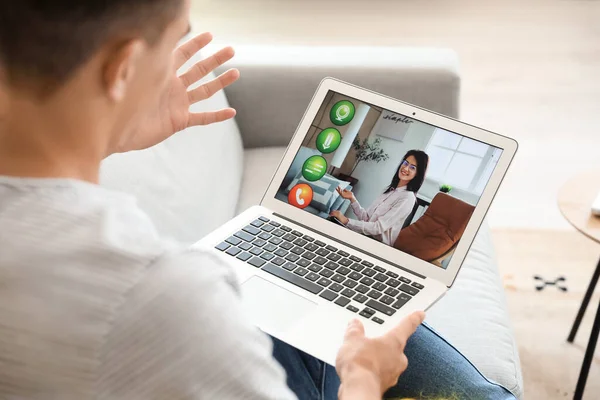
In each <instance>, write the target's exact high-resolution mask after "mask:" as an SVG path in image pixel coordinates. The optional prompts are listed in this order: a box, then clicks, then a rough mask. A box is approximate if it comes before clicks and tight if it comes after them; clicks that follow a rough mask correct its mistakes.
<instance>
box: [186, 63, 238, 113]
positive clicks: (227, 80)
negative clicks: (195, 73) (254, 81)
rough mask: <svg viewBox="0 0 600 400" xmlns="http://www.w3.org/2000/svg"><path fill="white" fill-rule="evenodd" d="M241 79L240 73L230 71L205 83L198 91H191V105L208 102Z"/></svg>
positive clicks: (233, 70)
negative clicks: (220, 91) (207, 100)
mask: <svg viewBox="0 0 600 400" xmlns="http://www.w3.org/2000/svg"><path fill="white" fill-rule="evenodd" d="M239 77H240V71H238V70H237V69H230V70H229V71H227V72H224V73H223V74H221V75H219V76H218V77H217V78H215V79H213V80H212V81H210V82H207V83H205V84H204V85H202V86H200V87H198V88H197V89H194V90H190V91H189V92H188V98H189V101H190V104H194V103H197V102H199V101H202V100H206V99H208V98H209V97H212V96H213V95H214V94H215V93H217V92H218V91H219V90H223V89H224V88H226V87H227V86H229V85H231V84H232V83H233V82H235V81H237V80H238V78H239Z"/></svg>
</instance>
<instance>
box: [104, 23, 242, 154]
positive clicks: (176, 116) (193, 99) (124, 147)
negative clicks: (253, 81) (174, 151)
mask: <svg viewBox="0 0 600 400" xmlns="http://www.w3.org/2000/svg"><path fill="white" fill-rule="evenodd" d="M211 41H212V35H211V34H210V33H202V34H200V35H198V36H196V37H195V38H193V39H191V40H190V41H189V42H187V43H185V44H183V45H181V46H180V47H179V48H177V49H176V50H175V54H174V57H175V72H174V73H173V77H172V78H171V80H170V82H169V83H168V84H167V87H166V89H165V91H164V93H163V94H162V96H161V98H160V99H159V101H158V109H155V110H148V111H149V112H148V116H147V117H146V119H145V120H143V121H142V123H141V124H140V125H139V126H137V127H135V128H134V129H135V131H134V132H132V133H130V134H128V135H124V139H125V140H124V142H122V143H119V144H118V145H117V148H115V149H112V152H119V153H123V152H126V151H131V150H141V149H145V148H148V147H152V146H154V145H156V144H158V143H160V142H162V141H163V140H165V139H168V138H169V137H171V136H172V135H173V134H175V133H177V132H179V131H182V130H184V129H186V128H189V127H192V126H197V125H209V124H213V123H216V122H221V121H225V120H227V119H230V118H233V117H234V116H235V110H234V109H233V108H225V109H222V110H215V111H209V112H202V113H191V112H190V106H191V105H193V104H195V103H198V102H200V101H202V100H206V99H208V98H210V97H212V96H213V95H214V94H215V93H217V92H219V91H221V90H223V89H224V88H225V87H227V86H229V85H231V84H232V83H234V82H235V81H236V80H238V78H239V77H240V73H239V71H238V70H236V69H231V70H229V71H227V72H224V73H223V74H221V75H220V76H219V77H217V78H216V79H213V80H212V81H209V82H206V83H205V84H203V85H200V86H199V87H197V88H195V89H193V90H189V88H190V86H192V85H194V84H195V83H197V82H198V81H199V80H201V79H202V78H204V77H205V76H207V75H208V74H210V73H211V72H212V71H214V70H215V69H216V68H217V67H219V66H220V65H222V64H224V63H225V62H227V61H229V60H231V58H233V56H234V51H233V49H232V48H231V47H226V48H224V49H222V50H220V51H218V52H217V53H215V54H213V55H212V56H210V57H208V58H206V59H204V60H202V61H200V62H198V63H197V64H195V65H194V66H192V67H191V68H190V69H189V70H188V71H187V72H185V73H183V74H181V75H179V76H178V75H177V70H178V69H179V68H181V67H182V66H183V65H184V64H185V63H186V62H187V61H188V60H190V59H191V58H192V57H193V56H194V55H196V53H198V52H199V51H200V50H201V49H203V48H204V47H206V45H208V44H209V43H210V42H211Z"/></svg>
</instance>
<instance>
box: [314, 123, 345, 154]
mask: <svg viewBox="0 0 600 400" xmlns="http://www.w3.org/2000/svg"><path fill="white" fill-rule="evenodd" d="M341 142H342V135H340V131H338V130H337V129H335V128H327V129H323V130H322V131H321V133H319V136H317V149H318V150H319V151H320V152H321V153H325V154H328V153H333V152H334V151H336V150H337V148H338V147H340V143H341Z"/></svg>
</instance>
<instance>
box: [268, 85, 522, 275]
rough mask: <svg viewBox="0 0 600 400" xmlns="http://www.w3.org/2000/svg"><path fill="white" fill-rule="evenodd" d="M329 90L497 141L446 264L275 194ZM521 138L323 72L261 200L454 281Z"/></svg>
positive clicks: (345, 238)
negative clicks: (492, 164)
mask: <svg viewBox="0 0 600 400" xmlns="http://www.w3.org/2000/svg"><path fill="white" fill-rule="evenodd" d="M329 91H334V92H336V93H339V94H342V95H344V96H348V97H351V98H354V99H356V100H359V101H361V102H364V103H367V104H371V105H373V106H376V107H380V108H383V109H385V110H388V111H391V112H394V113H398V114H402V115H405V116H408V117H409V118H414V119H416V120H419V121H422V122H424V123H427V124H430V125H433V126H436V127H439V128H442V129H445V130H447V131H450V132H455V133H457V134H459V135H462V136H465V137H468V138H471V139H474V140H478V141H481V142H484V143H487V144H489V145H492V146H494V147H498V148H500V149H502V154H501V156H500V159H499V160H498V163H497V165H496V168H495V169H494V172H493V173H492V175H491V177H490V179H489V181H488V184H487V185H486V187H485V189H484V191H483V193H482V195H481V197H480V199H479V202H478V204H477V206H476V208H475V210H474V212H473V215H472V216H471V219H470V221H469V223H468V224H467V227H466V229H465V231H464V233H463V236H462V238H461V239H460V240H459V242H458V246H457V247H456V250H455V252H454V254H453V256H452V259H451V261H450V263H449V264H448V267H447V268H446V269H443V268H441V267H438V266H435V265H433V264H432V263H430V262H428V261H423V260H421V259H419V258H417V257H414V256H411V255H409V254H407V253H404V252H402V251H400V250H397V249H395V248H393V247H390V246H387V245H385V244H383V243H381V242H378V241H376V240H373V239H371V238H368V237H365V236H363V235H360V234H358V233H356V232H354V231H351V230H349V229H346V228H344V227H341V226H339V225H336V224H333V223H331V222H329V221H327V220H325V219H323V218H320V217H318V216H316V215H313V214H311V213H309V212H306V211H304V210H301V209H299V208H296V207H294V206H291V205H289V204H288V203H286V202H283V201H281V200H278V199H276V198H275V195H276V193H277V191H278V190H279V188H280V186H281V183H282V182H283V179H284V177H285V175H286V174H287V172H288V170H289V168H290V166H291V164H292V162H293V161H294V158H295V157H296V154H297V153H298V151H299V149H300V146H301V145H302V143H303V142H304V139H305V137H306V135H307V134H308V132H309V128H310V126H311V124H312V123H313V120H314V118H315V116H316V115H317V112H318V111H319V109H320V108H321V105H322V103H323V101H324V100H325V97H326V95H327V93H328V92H329ZM517 148H518V144H517V142H516V141H515V140H513V139H511V138H508V137H505V136H502V135H499V134H496V133H493V132H490V131H486V130H484V129H481V128H477V127H475V126H472V125H469V124H466V123H463V122H460V121H457V120H454V119H452V118H449V117H446V116H443V115H440V114H437V113H434V112H432V111H428V110H425V109H422V108H419V107H417V106H414V105H411V104H408V103H404V102H402V101H399V100H396V99H393V98H390V97H387V96H384V95H381V94H378V93H375V92H372V91H369V90H366V89H363V88H360V87H357V86H354V85H351V84H349V83H346V82H342V81H339V80H336V79H333V78H325V79H324V80H323V81H322V82H321V84H320V85H319V87H318V89H317V91H316V93H315V95H314V96H313V99H312V101H311V102H310V104H309V106H308V108H307V110H306V112H305V114H304V116H303V118H302V120H301V122H300V124H299V125H298V128H297V129H296V132H295V134H294V136H293V138H292V140H291V142H290V144H289V145H288V148H287V150H286V152H285V154H284V156H283V158H282V160H281V162H280V164H279V166H278V168H277V171H276V172H275V174H274V176H273V178H272V180H271V182H270V184H269V187H268V189H267V191H266V192H265V195H264V197H263V199H262V201H261V205H262V206H264V207H266V208H268V209H270V210H272V211H273V212H275V213H278V214H280V215H282V216H284V217H286V218H288V219H290V220H292V221H297V222H298V223H301V224H302V225H305V226H309V227H311V228H312V229H314V230H315V231H317V232H321V233H323V234H325V235H327V236H330V237H333V238H336V240H339V241H341V242H343V243H347V244H348V245H350V246H352V247H354V248H357V249H364V251H365V252H367V253H370V254H374V255H376V256H377V257H378V258H381V259H384V260H389V262H390V263H391V264H396V265H400V266H402V267H404V268H406V269H408V270H410V271H413V272H415V273H417V274H420V275H424V276H426V277H430V278H433V279H436V280H438V281H441V282H443V283H444V284H445V285H446V286H448V287H450V286H452V284H453V282H454V280H455V279H456V275H457V274H458V271H459V270H460V267H461V266H462V263H463V261H464V260H465V258H466V256H467V253H468V252H469V249H470V247H471V245H472V243H473V241H474V239H475V236H476V234H477V232H478V230H479V228H480V226H481V224H482V222H483V220H484V218H485V215H486V213H487V211H488V209H489V207H490V205H491V203H492V200H493V199H494V196H495V194H496V193H497V191H498V188H499V186H500V184H501V182H502V180H503V178H504V176H505V175H506V172H507V170H508V167H509V165H510V163H511V162H512V160H513V158H514V156H515V153H516V151H517Z"/></svg>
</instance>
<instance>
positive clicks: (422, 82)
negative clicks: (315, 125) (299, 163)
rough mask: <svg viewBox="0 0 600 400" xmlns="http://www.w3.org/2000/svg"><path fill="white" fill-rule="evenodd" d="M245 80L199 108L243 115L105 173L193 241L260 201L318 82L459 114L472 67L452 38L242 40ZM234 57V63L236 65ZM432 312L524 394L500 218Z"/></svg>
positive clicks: (439, 324) (117, 161) (447, 332)
mask: <svg viewBox="0 0 600 400" xmlns="http://www.w3.org/2000/svg"><path fill="white" fill-rule="evenodd" d="M236 50H237V55H236V59H235V60H234V62H233V63H232V64H230V65H229V66H232V65H233V66H235V67H238V68H239V69H240V71H241V76H242V77H241V79H240V81H239V82H238V83H236V84H235V85H233V86H232V87H231V88H228V89H227V90H226V97H225V95H224V94H218V95H216V96H214V97H213V98H212V99H210V100H209V101H207V102H205V103H202V104H199V105H196V106H194V109H195V110H204V109H216V108H221V107H223V106H226V105H227V104H228V102H229V104H230V105H231V106H233V107H235V108H236V109H237V111H238V114H237V117H236V119H235V121H228V122H225V123H222V124H218V125H213V126H209V127H197V128H193V129H188V130H187V131H185V132H182V133H180V134H178V135H176V136H174V137H173V138H171V139H169V140H167V141H166V142H164V143H162V144H161V145H159V146H156V147H154V148H152V149H149V150H145V151H140V152H135V153H129V154H125V155H116V156H112V157H110V158H109V159H108V160H106V162H105V163H104V165H103V169H102V178H101V179H102V183H103V184H104V185H106V186H108V187H111V188H114V189H118V190H122V191H127V192H130V193H132V194H133V195H135V196H136V197H137V199H138V202H139V204H140V205H141V207H142V208H143V209H145V211H146V212H148V213H149V214H150V216H151V217H152V218H153V220H154V222H155V224H156V225H157V227H158V229H159V230H160V232H161V233H162V234H163V235H164V236H165V237H170V238H173V239H176V240H179V241H181V242H184V243H188V244H192V243H194V242H196V241H197V240H198V239H199V238H201V237H202V236H203V235H205V234H206V233H207V232H210V231H211V230H213V229H214V228H215V227H217V226H219V225H220V224H221V223H223V222H224V221H226V220H228V219H229V218H231V217H233V216H234V215H236V214H237V213H239V212H240V211H243V210H244V209H246V208H247V207H249V206H251V205H253V204H256V203H258V202H260V200H261V197H262V195H263V193H264V190H265V189H266V187H267V185H268V184H269V182H270V180H271V177H272V174H273V173H274V171H275V169H276V168H277V166H278V164H279V162H280V159H281V157H282V155H283V153H284V151H285V147H286V146H287V144H288V141H289V139H290V138H291V136H292V135H293V133H294V131H295V129H296V126H297V124H298V122H299V121H300V119H301V117H302V115H303V113H304V111H305V109H306V107H307V105H308V103H309V101H310V99H311V97H312V95H313V93H314V91H315V89H316V87H317V85H318V83H319V82H320V81H321V79H322V78H323V77H325V76H333V77H336V78H339V79H342V80H345V81H348V82H352V83H354V84H357V85H359V86H363V87H366V88H369V89H372V90H375V91H379V92H382V93H384V94H386V95H389V96H392V97H396V98H399V99H402V100H404V101H408V102H410V103H413V104H417V105H419V106H422V107H425V108H428V109H431V110H434V111H437V112H439V113H442V114H446V115H449V116H453V117H457V116H458V110H459V93H460V75H459V70H458V60H457V57H456V55H455V53H454V52H452V51H450V50H444V49H404V48H358V47H346V48H300V47H256V46H250V47H238V48H236ZM229 66H228V67H229ZM427 322H428V323H429V324H430V325H432V326H433V327H434V328H435V329H436V330H437V331H439V332H440V333H441V334H442V335H443V336H444V337H446V338H447V339H448V340H449V342H451V343H452V344H453V345H454V346H456V347H457V348H458V349H459V350H460V351H462V352H463V353H464V354H465V355H466V356H467V357H468V358H469V360H471V362H472V363H473V364H474V365H475V366H477V367H478V368H479V369H480V371H481V372H482V373H483V374H485V375H486V376H487V377H489V378H490V379H492V380H494V381H496V382H498V383H500V384H502V385H503V386H505V387H506V388H508V389H509V390H511V391H512V392H513V393H514V394H515V395H516V396H517V397H518V398H522V395H523V386H522V377H521V369H520V363H519V356H518V352H517V347H516V344H515V340H514V336H513V333H512V329H511V326H510V321H509V317H508V313H507V309H506V304H505V298H504V291H503V288H502V284H501V280H500V277H499V274H498V267H497V264H496V258H495V256H494V249H493V246H492V242H491V236H490V232H489V229H488V227H487V225H486V224H484V225H483V226H482V228H481V230H480V232H479V234H478V236H477V238H476V240H475V243H474V244H473V246H472V248H471V251H470V253H469V256H468V257H467V259H466V261H465V263H464V266H463V268H462V270H461V271H460V273H459V275H458V278H457V280H456V283H455V284H454V286H453V287H452V289H451V290H450V291H449V293H448V295H447V296H445V297H444V298H443V299H442V300H441V301H440V302H439V303H438V304H436V305H435V306H434V307H433V308H432V309H431V310H430V311H429V312H428V315H427Z"/></svg>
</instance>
